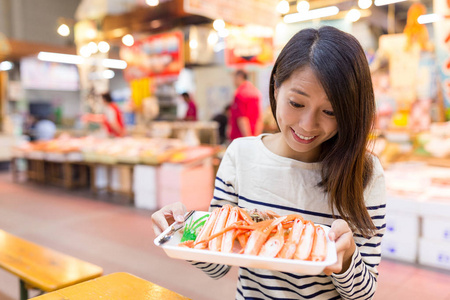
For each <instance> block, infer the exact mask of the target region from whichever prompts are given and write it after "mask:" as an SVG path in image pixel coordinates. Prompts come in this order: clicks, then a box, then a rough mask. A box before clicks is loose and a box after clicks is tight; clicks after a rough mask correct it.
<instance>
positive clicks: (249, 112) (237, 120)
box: [228, 70, 262, 141]
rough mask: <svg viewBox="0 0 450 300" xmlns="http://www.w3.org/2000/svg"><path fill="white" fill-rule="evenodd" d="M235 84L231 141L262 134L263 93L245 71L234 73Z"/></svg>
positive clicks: (230, 129) (230, 123) (231, 118)
mask: <svg viewBox="0 0 450 300" xmlns="http://www.w3.org/2000/svg"><path fill="white" fill-rule="evenodd" d="M234 84H235V86H236V88H237V89H236V92H235V94H234V101H233V104H232V105H231V108H230V118H229V122H228V125H229V129H228V130H229V135H228V136H229V138H230V141H232V140H234V139H237V138H240V137H244V136H256V135H259V134H260V133H261V132H262V114H261V93H260V92H259V90H258V89H257V88H256V87H255V86H254V85H253V84H252V83H251V82H250V81H248V74H247V72H246V71H244V70H237V71H236V72H235V73H234Z"/></svg>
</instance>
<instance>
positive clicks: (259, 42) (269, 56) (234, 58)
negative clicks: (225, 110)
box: [225, 29, 274, 66]
mask: <svg viewBox="0 0 450 300" xmlns="http://www.w3.org/2000/svg"><path fill="white" fill-rule="evenodd" d="M273 51H274V50H273V39H272V37H264V36H253V35H251V34H248V33H247V32H245V30H243V29H234V30H231V32H230V35H229V36H228V37H227V38H226V48H225V56H226V63H227V65H229V66H234V65H240V64H249V63H251V64H259V65H266V64H270V63H272V62H273Z"/></svg>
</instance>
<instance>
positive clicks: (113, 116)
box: [101, 93, 125, 137]
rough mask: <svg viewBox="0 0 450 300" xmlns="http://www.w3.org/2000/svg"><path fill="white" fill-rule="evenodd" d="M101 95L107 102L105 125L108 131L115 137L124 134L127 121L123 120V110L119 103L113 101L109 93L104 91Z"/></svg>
mask: <svg viewBox="0 0 450 300" xmlns="http://www.w3.org/2000/svg"><path fill="white" fill-rule="evenodd" d="M101 96H102V99H103V101H104V104H105V112H104V119H103V125H104V126H105V128H106V130H107V131H108V134H109V135H110V136H114V137H120V136H124V135H125V123H124V121H123V116H122V112H121V111H120V109H119V107H118V106H117V104H115V103H114V102H113V101H112V98H111V95H110V94H109V93H103V94H102V95H101Z"/></svg>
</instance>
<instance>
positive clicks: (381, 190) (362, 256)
mask: <svg viewBox="0 0 450 300" xmlns="http://www.w3.org/2000/svg"><path fill="white" fill-rule="evenodd" d="M374 175H376V176H375V178H374V179H373V181H372V185H370V186H369V187H368V192H367V194H365V198H366V199H365V201H366V204H368V206H367V209H368V212H369V214H370V216H371V218H372V221H373V223H374V225H375V226H376V228H377V230H376V232H375V234H374V235H373V236H372V237H370V238H364V237H363V236H361V235H359V234H354V240H355V243H356V246H357V249H356V251H355V253H354V254H353V257H352V262H351V265H350V267H349V269H348V270H347V271H346V272H344V273H342V274H333V275H332V276H331V279H332V281H333V283H334V285H335V286H336V289H337V291H338V292H339V294H340V295H341V297H342V299H346V300H347V299H348V300H350V299H351V300H356V299H361V300H368V299H372V298H373V296H374V294H375V291H376V287H377V278H378V270H377V269H378V265H379V264H380V261H381V239H382V237H383V235H384V232H385V230H386V221H385V214H386V196H385V182H384V175H383V172H382V170H381V173H378V174H374ZM371 204H372V205H371Z"/></svg>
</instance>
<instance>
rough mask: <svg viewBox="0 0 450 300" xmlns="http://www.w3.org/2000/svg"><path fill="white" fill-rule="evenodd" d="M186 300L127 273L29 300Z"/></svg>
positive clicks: (94, 280)
mask: <svg viewBox="0 0 450 300" xmlns="http://www.w3.org/2000/svg"><path fill="white" fill-rule="evenodd" d="M97 299H102V300H105V299H107V300H127V299H129V300H187V299H189V298H186V297H183V296H181V295H179V294H177V293H175V292H172V291H170V290H168V289H166V288H163V287H161V286H159V285H157V284H154V283H151V282H148V281H146V280H144V279H141V278H139V277H136V276H134V275H131V274H128V273H113V274H109V275H106V276H102V277H99V278H96V279H93V280H89V281H86V282H83V283H79V284H76V285H73V286H70V287H67V288H64V289H61V290H58V291H54V292H51V293H48V294H45V295H42V296H39V297H36V298H32V299H31V300H97Z"/></svg>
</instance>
